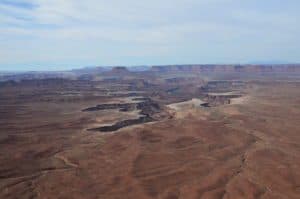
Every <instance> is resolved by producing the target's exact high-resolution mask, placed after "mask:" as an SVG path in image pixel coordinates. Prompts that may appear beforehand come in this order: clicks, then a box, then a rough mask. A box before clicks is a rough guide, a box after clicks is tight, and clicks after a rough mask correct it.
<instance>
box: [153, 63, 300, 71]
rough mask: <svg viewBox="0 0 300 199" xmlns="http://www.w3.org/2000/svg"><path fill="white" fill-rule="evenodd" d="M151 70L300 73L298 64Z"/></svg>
mask: <svg viewBox="0 0 300 199" xmlns="http://www.w3.org/2000/svg"><path fill="white" fill-rule="evenodd" d="M151 71H153V72H166V73H169V72H196V73H224V72H225V73H226V72H228V73H233V72H248V73H251V72H252V73H264V72H270V73H272V72H273V73H277V72H285V73H294V72H296V73H300V64H294V65H169V66H153V67H152V68H151Z"/></svg>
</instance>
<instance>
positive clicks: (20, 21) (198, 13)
mask: <svg viewBox="0 0 300 199" xmlns="http://www.w3.org/2000/svg"><path fill="white" fill-rule="evenodd" d="M299 10H300V1H299V0H284V1H282V0H264V1H262V0H144V1H141V0H109V1H108V0H0V70H2V71H3V70H68V69H71V68H80V67H84V66H107V65H109V66H116V65H122V66H132V65H165V64H210V63H211V64H212V63H216V64H222V63H224V64H227V63H236V64H237V63H249V62H259V61H262V62H265V61H267V62H268V61H270V62H273V61H274V62H276V61H283V62H289V63H296V62H298V63H299V62H300V12H299Z"/></svg>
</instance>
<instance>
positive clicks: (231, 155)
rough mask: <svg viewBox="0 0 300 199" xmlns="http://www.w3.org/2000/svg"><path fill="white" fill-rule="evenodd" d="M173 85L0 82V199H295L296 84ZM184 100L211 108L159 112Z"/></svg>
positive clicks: (298, 192)
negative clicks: (108, 129) (145, 117)
mask: <svg viewBox="0 0 300 199" xmlns="http://www.w3.org/2000/svg"><path fill="white" fill-rule="evenodd" d="M122 71H123V69H122ZM131 75H132V74H131ZM139 75H140V74H139ZM142 75H144V74H142ZM174 78H175V77H171V78H170V77H148V78H147V79H145V80H143V81H142V80H140V76H138V77H137V78H136V79H131V80H112V79H108V80H103V81H78V80H76V81H75V80H57V79H48V80H31V81H25V82H21V83H13V82H9V83H2V84H1V88H0V102H1V105H0V108H1V109H0V111H1V114H0V124H1V125H0V198H108V199H109V198H112V199H116V198H122V199H123V198H145V199H147V198H149V199H151V198H166V199H171V198H174V199H175V198H184V199H185V198H213V199H218V198H228V199H229V198H233V199H235V198H265V199H266V198H270V199H271V198H272V199H273V198H280V199H281V198H295V199H296V198H299V197H300V189H299V187H300V145H299V143H300V135H299V132H300V128H299V127H300V126H299V122H300V120H299V118H300V109H299V104H300V101H299V99H300V90H299V86H300V83H299V81H298V80H294V81H290V79H288V80H289V81H274V80H272V81H271V80H267V81H261V80H255V81H254V80H251V81H249V80H247V81H242V82H240V81H229V82H228V81H220V80H218V81H209V82H206V81H204V80H203V79H195V78H194V77H193V78H191V79H190V82H189V81H187V77H184V78H183V80H184V81H181V80H180V78H178V77H176V78H175V79H174ZM170 79H171V80H170ZM136 82H140V83H139V86H136ZM170 89H171V90H170ZM231 91H232V92H233V91H234V92H238V93H240V94H241V96H242V97H240V96H237V97H235V96H232V97H235V98H231V97H229V99H228V100H229V102H228V101H227V100H226V103H225V101H224V102H223V98H224V97H218V98H217V97H215V98H214V97H211V98H209V97H207V95H208V93H217V94H220V93H226V92H231ZM212 95H216V94H212ZM217 96H220V95H217ZM221 96H222V95H221ZM223 96H228V95H225V94H224V95H223ZM131 97H133V98H137V99H138V100H142V101H143V100H145V99H148V98H150V99H151V100H152V101H153V103H152V101H151V105H149V106H150V107H151V106H154V105H153V104H158V108H157V107H156V105H155V107H156V108H155V111H152V108H151V109H147V107H142V108H141V109H139V107H138V106H137V104H138V101H136V100H133V99H132V98H131ZM192 98H199V99H201V100H204V101H205V100H207V101H205V102H206V103H210V104H211V105H212V106H210V107H200V106H199V107H197V106H195V105H190V106H183V107H182V108H180V109H178V110H174V109H172V108H169V106H167V105H168V104H171V103H177V102H181V101H185V100H189V99H192ZM216 100H217V101H216ZM130 103H132V104H130ZM103 104H112V105H103ZM118 104H119V105H118ZM121 104H123V105H121ZM124 104H125V105H124ZM142 104H143V105H145V104H146V105H147V103H142ZM97 105H99V106H98V107H100V108H101V110H95V111H82V110H85V109H87V108H90V107H97ZM114 106H115V107H116V109H114ZM105 107H106V108H107V107H109V110H108V109H107V110H104V109H105ZM120 108H127V109H126V110H125V109H124V110H122V111H120V110H119V109H120ZM93 110H94V109H93ZM141 110H146V111H145V112H144V113H145V114H149V117H153V118H154V119H155V120H154V121H151V122H147V123H141V124H138V125H132V126H126V127H124V128H121V129H119V130H118V131H112V132H101V131H88V130H87V129H91V128H97V127H101V126H107V125H112V124H114V123H116V122H120V121H124V120H128V119H133V118H138V117H139V113H138V112H139V111H141Z"/></svg>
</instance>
